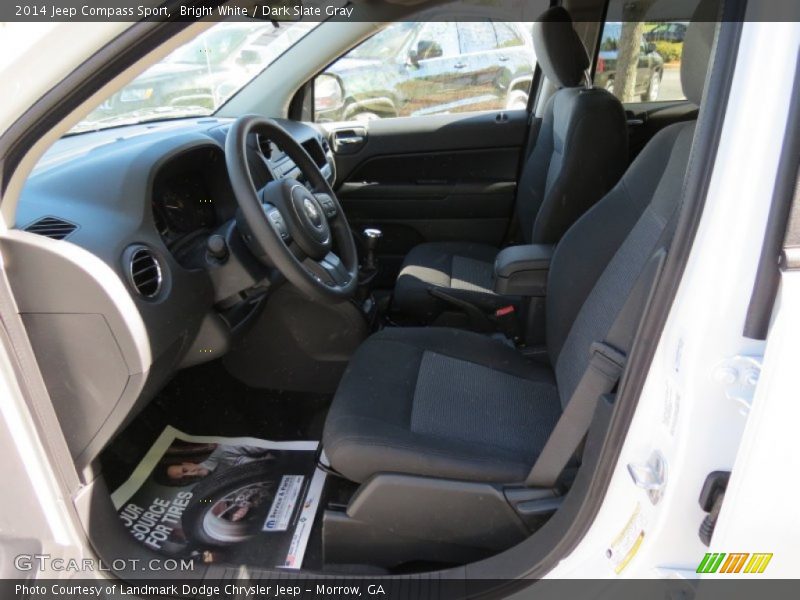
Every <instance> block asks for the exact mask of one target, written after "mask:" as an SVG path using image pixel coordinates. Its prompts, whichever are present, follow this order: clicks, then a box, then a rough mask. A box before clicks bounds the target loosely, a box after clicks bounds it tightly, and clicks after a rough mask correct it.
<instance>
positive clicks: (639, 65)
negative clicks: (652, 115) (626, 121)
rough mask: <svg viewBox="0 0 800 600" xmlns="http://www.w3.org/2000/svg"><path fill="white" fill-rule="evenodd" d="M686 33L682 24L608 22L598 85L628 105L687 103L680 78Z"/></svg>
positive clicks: (598, 66) (616, 0)
mask: <svg viewBox="0 0 800 600" xmlns="http://www.w3.org/2000/svg"><path fill="white" fill-rule="evenodd" d="M620 1H621V0H612V4H618V3H619V2H620ZM613 14H621V13H620V9H619V8H617V11H616V13H613ZM685 32H686V28H685V26H684V24H683V23H681V22H660V23H659V22H654V21H646V20H642V21H627V22H623V23H620V22H607V23H605V24H604V26H603V31H602V34H601V38H600V45H599V52H598V55H597V62H596V64H595V75H594V85H595V86H598V87H604V88H606V89H607V90H609V91H610V92H612V93H613V94H614V95H615V96H616V97H617V98H619V99H620V100H621V101H622V102H625V103H636V102H656V101H660V102H666V101H676V100H685V99H686V97H685V96H684V94H683V89H682V87H681V78H680V64H681V56H682V54H683V36H684V34H685Z"/></svg>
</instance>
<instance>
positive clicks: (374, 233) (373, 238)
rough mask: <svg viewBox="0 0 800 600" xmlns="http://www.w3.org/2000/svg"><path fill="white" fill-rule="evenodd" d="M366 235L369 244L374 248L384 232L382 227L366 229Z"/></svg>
mask: <svg viewBox="0 0 800 600" xmlns="http://www.w3.org/2000/svg"><path fill="white" fill-rule="evenodd" d="M364 237H365V238H367V246H371V247H373V248H374V247H375V246H376V245H377V244H378V240H379V239H381V238H382V237H383V232H382V231H381V230H380V229H373V228H369V229H365V230H364Z"/></svg>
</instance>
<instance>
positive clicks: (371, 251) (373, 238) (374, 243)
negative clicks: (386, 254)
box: [364, 228, 383, 271]
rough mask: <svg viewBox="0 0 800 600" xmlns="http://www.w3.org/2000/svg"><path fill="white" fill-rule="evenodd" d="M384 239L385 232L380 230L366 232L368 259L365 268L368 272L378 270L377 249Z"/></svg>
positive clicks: (369, 229)
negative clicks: (380, 241) (379, 242)
mask: <svg viewBox="0 0 800 600" xmlns="http://www.w3.org/2000/svg"><path fill="white" fill-rule="evenodd" d="M382 237H383V232H382V231H381V230H380V229H374V228H367V229H365V230H364V239H365V240H366V245H367V258H366V260H365V261H364V268H365V269H367V270H368V271H374V270H375V269H377V264H376V262H375V249H376V248H377V247H378V241H379V240H380V239H381V238H382Z"/></svg>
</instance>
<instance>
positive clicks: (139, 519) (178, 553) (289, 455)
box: [112, 427, 325, 569]
mask: <svg viewBox="0 0 800 600" xmlns="http://www.w3.org/2000/svg"><path fill="white" fill-rule="evenodd" d="M318 446H319V443H318V442H316V441H297V442H272V441H266V440H260V439H256V438H225V437H216V436H190V435H186V434H184V433H182V432H181V431H178V430H177V429H175V428H173V427H167V428H166V429H165V430H164V432H163V433H162V434H161V435H160V436H159V438H158V440H156V442H155V443H154V444H153V446H152V447H151V448H150V450H149V451H148V453H147V454H146V455H145V457H144V458H143V459H142V461H141V462H140V463H139V465H138V466H137V467H136V469H135V470H134V472H133V473H132V475H131V476H130V478H129V479H128V480H127V481H126V482H125V483H124V484H122V485H121V486H120V487H119V489H117V490H116V491H115V492H114V494H112V501H113V503H114V507H115V508H116V510H117V512H118V514H119V517H120V519H121V520H122V523H123V524H124V525H125V528H126V529H127V530H128V531H129V532H130V534H131V536H133V537H134V538H135V539H136V540H137V541H138V542H139V543H141V544H142V545H144V546H145V547H146V548H148V549H150V550H152V551H154V552H156V553H158V554H162V555H164V556H168V557H171V558H194V559H195V560H199V561H201V562H204V563H214V562H220V561H223V560H224V561H226V562H241V563H243V564H254V565H260V566H264V567H284V568H288V569H299V568H300V567H301V566H302V563H303V557H304V554H305V550H306V547H307V545H308V540H309V537H310V535H311V530H312V527H313V524H314V520H315V518H316V514H317V509H318V508H319V502H320V496H321V495H322V491H323V488H324V484H325V471H324V470H322V469H320V468H319V467H318V466H317V454H318ZM322 459H323V460H324V457H322Z"/></svg>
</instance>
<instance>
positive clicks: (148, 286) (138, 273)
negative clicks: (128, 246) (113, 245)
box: [128, 246, 162, 298]
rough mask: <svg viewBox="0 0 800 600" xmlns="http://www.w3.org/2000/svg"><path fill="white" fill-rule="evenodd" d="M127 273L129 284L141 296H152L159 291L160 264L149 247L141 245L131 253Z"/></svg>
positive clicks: (160, 280)
mask: <svg viewBox="0 0 800 600" xmlns="http://www.w3.org/2000/svg"><path fill="white" fill-rule="evenodd" d="M128 274H129V276H130V280H131V284H132V285H133V287H134V288H136V291H137V292H139V295H141V296H142V297H144V298H154V297H155V296H156V295H158V292H159V291H161V283H162V274H161V265H159V263H158V258H156V255H155V254H154V253H153V251H152V250H150V249H149V248H145V247H143V246H141V247H139V248H136V249H135V250H134V251H133V252H132V253H131V255H130V265H129V271H128Z"/></svg>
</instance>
